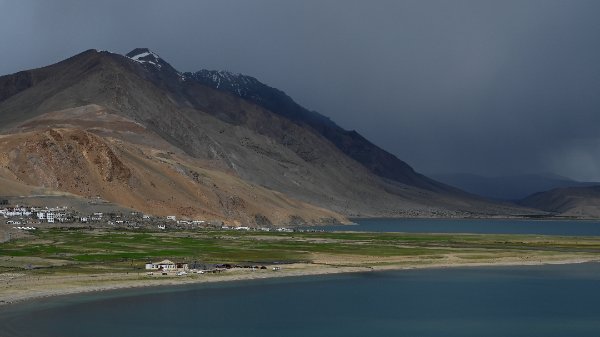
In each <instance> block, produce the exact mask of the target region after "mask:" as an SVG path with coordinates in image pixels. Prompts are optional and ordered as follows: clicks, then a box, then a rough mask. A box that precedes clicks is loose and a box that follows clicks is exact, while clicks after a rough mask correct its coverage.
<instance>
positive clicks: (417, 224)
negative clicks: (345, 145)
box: [316, 219, 600, 236]
mask: <svg viewBox="0 0 600 337" xmlns="http://www.w3.org/2000/svg"><path fill="white" fill-rule="evenodd" d="M353 221H354V222H355V223H357V225H352V226H324V227H316V229H321V230H325V231H362V232H407V233H479V234H540V235H568V236H599V235H600V221H584V220H523V219H510V220H505V219H354V220H353Z"/></svg>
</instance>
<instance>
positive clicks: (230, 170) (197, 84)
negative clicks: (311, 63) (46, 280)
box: [0, 49, 529, 224]
mask: <svg viewBox="0 0 600 337" xmlns="http://www.w3.org/2000/svg"><path fill="white" fill-rule="evenodd" d="M206 78H208V77H206V76H201V75H199V73H194V74H192V73H180V72H178V71H177V70H175V69H174V68H173V67H171V66H170V65H169V64H168V63H167V62H166V61H164V60H163V59H161V58H160V57H159V56H158V55H157V54H156V53H153V52H151V51H149V50H147V49H135V50H133V51H132V52H130V53H128V54H127V56H123V55H118V54H113V53H109V52H98V51H95V50H88V51H86V52H83V53H81V54H78V55H76V56H73V57H71V58H69V59H67V60H64V61H62V62H59V63H57V64H54V65H50V66H47V67H44V68H40V69H34V70H29V71H24V72H19V73H16V74H13V75H7V76H2V77H0V119H1V120H3V123H2V124H1V126H0V132H1V133H2V136H0V147H1V149H2V152H1V153H2V157H1V158H0V193H3V194H10V189H11V188H10V187H5V186H8V184H7V183H2V182H9V181H10V182H11V184H12V185H13V186H14V185H15V184H17V185H19V186H22V188H20V189H21V190H26V188H25V187H23V186H30V187H31V188H38V187H44V188H50V189H55V190H62V191H67V192H70V193H74V194H78V195H82V196H87V197H92V196H96V195H98V196H101V197H102V198H104V199H106V200H109V201H112V202H115V203H118V204H121V205H124V206H126V207H131V208H135V209H140V210H144V211H148V212H154V213H157V214H169V213H173V214H179V215H183V216H187V217H201V216H204V217H208V216H211V217H214V218H217V219H223V220H225V221H230V222H231V221H237V222H241V223H251V224H258V223H269V222H270V223H278V224H285V223H316V222H323V221H336V220H343V219H344V218H345V217H346V216H436V215H442V216H454V215H456V216H464V215H473V214H476V215H491V214H515V213H519V214H522V213H526V212H529V211H528V210H525V209H522V208H518V207H516V206H511V205H507V204H497V203H491V202H488V201H485V200H483V199H480V198H477V197H474V196H471V195H469V194H466V193H464V192H461V191H459V190H457V189H454V188H450V187H448V186H446V185H443V184H441V183H438V182H436V181H433V180H431V179H429V178H427V177H424V176H423V175H420V174H418V173H416V172H414V170H412V168H410V166H408V165H407V164H406V163H404V162H402V161H401V160H399V159H397V158H396V157H394V156H393V155H391V154H389V153H387V152H385V151H383V150H381V149H379V148H377V147H376V146H375V145H373V144H371V143H370V142H368V141H367V140H366V139H364V138H363V137H361V136H360V135H359V134H358V133H356V132H353V131H345V130H343V129H341V128H340V127H338V126H337V125H335V124H334V123H333V122H331V121H329V120H328V119H327V118H325V117H322V116H321V115H319V114H317V113H314V112H309V111H307V110H305V109H303V108H302V107H300V106H299V105H297V104H295V103H294V102H293V101H292V100H291V99H290V98H289V97H287V96H286V95H285V94H283V93H282V92H280V91H277V90H276V89H272V88H270V89H269V88H268V87H267V89H264V88H263V87H262V86H261V85H260V84H256V83H255V86H256V87H257V88H263V89H264V91H260V90H259V91H257V89H253V90H254V91H244V92H245V93H248V94H247V95H246V94H240V93H242V87H241V86H240V85H241V83H242V82H243V81H242V80H240V81H239V83H240V85H238V89H239V90H240V91H239V92H236V90H222V87H221V86H220V85H218V86H217V85H214V83H213V84H212V85H209V83H208V82H207V81H206V80H205V79H206ZM256 82H258V81H256ZM221 83H224V82H221ZM229 87H231V88H233V87H234V84H233V82H232V81H230V83H229ZM244 88H245V89H244V90H249V89H247V88H250V87H247V88H246V87H244ZM245 95H246V96H245ZM248 95H250V96H248ZM252 97H254V98H252Z"/></svg>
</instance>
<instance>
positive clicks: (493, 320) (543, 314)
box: [0, 264, 600, 337]
mask: <svg viewBox="0 0 600 337" xmlns="http://www.w3.org/2000/svg"><path fill="white" fill-rule="evenodd" d="M0 335H1V336H5V337H11V336H36V337H44V336H60V337H70V336H78V337H80V336H132V337H135V336H144V337H154V336H182V337H186V336H211V337H219V336H231V337H233V336H246V337H248V336H261V337H270V336H273V337H275V336H277V337H282V336H285V337H295V336H328V337H331V336H344V337H349V336H377V337H381V336H407V337H418V336H423V337H428V336H440V337H448V336H450V337H452V336H461V337H466V336H473V337H475V336H476V337H482V336H491V337H494V336H498V337H510V336H523V337H537V336H540V337H542V336H543V337H553V336H556V337H578V336H590V337H592V336H593V337H597V336H600V264H579V265H555V266H536V267H510V268H508V267H485V268H458V269H431V270H407V271H395V272H372V273H364V274H346V275H334V276H320V277H303V278H287V279H278V280H277V279H275V280H260V281H258V280H257V281H246V282H232V283H221V284H213V285H194V286H180V287H160V288H148V289H138V290H124V291H113V292H106V293H97V294H87V295H86V294H84V295H76V296H68V297H57V298H52V299H47V300H43V301H36V302H31V303H22V304H18V305H13V306H9V307H3V308H0Z"/></svg>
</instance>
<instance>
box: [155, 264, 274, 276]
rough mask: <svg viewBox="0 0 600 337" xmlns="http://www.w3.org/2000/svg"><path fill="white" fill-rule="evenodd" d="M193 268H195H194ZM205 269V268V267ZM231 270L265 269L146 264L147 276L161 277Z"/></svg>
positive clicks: (220, 265) (237, 266) (230, 266)
mask: <svg viewBox="0 0 600 337" xmlns="http://www.w3.org/2000/svg"><path fill="white" fill-rule="evenodd" d="M194 268H195V267H194ZM205 268H206V266H205ZM231 268H247V269H252V270H257V269H267V267H265V266H254V265H252V266H241V265H232V264H228V263H225V264H218V265H214V268H209V269H190V267H189V264H187V263H185V262H173V261H171V260H162V261H160V262H148V263H146V270H147V271H148V275H154V273H155V272H157V273H160V274H162V275H169V274H175V275H178V276H183V275H187V274H188V273H190V272H192V273H196V274H205V273H220V272H222V271H224V270H226V269H231ZM279 270H281V267H279V266H276V267H273V271H279Z"/></svg>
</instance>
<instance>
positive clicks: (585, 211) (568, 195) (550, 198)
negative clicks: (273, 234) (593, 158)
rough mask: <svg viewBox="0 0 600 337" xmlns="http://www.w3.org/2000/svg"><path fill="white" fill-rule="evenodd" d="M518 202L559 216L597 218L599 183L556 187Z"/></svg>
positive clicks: (598, 214)
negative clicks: (585, 185) (584, 185)
mask: <svg viewBox="0 0 600 337" xmlns="http://www.w3.org/2000/svg"><path fill="white" fill-rule="evenodd" d="M519 203H520V204H522V205H524V206H526V207H533V208H537V209H541V210H545V211H548V212H552V213H555V214H557V215H561V216H569V217H578V218H598V217H600V185H597V186H587V187H566V188H556V189H553V190H550V191H546V192H540V193H535V194H533V195H531V196H529V197H527V198H525V199H523V200H521V201H520V202H519Z"/></svg>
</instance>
